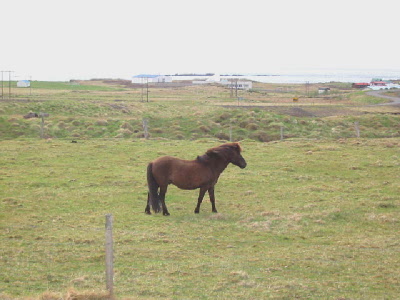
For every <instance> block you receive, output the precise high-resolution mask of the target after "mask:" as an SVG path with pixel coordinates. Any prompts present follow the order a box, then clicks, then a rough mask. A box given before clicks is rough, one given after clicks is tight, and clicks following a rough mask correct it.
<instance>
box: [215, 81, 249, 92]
mask: <svg viewBox="0 0 400 300" xmlns="http://www.w3.org/2000/svg"><path fill="white" fill-rule="evenodd" d="M220 83H221V84H223V85H225V86H226V87H229V88H237V89H238V90H249V89H251V88H253V82H251V81H247V80H237V81H232V80H228V79H223V80H221V82H220Z"/></svg>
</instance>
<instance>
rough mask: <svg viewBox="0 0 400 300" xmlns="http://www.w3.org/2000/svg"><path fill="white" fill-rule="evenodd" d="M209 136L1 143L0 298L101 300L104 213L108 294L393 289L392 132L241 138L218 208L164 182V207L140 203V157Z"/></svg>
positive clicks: (223, 295)
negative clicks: (110, 250)
mask: <svg viewBox="0 0 400 300" xmlns="http://www.w3.org/2000/svg"><path fill="white" fill-rule="evenodd" d="M220 143H221V142H219V141H217V140H215V139H198V140H195V141H189V140H143V139H87V140H79V141H78V143H71V142H70V140H62V139H53V140H39V139H13V140H3V141H1V142H0V155H1V157H0V163H1V168H0V185H1V188H0V205H1V210H0V220H1V222H0V224H1V225H0V243H1V247H0V269H1V272H0V299H60V298H62V297H65V295H66V294H67V293H68V291H69V293H71V291H75V292H76V293H78V294H82V295H86V298H85V299H99V298H101V297H100V295H103V294H104V289H105V279H104V277H105V275H104V215H105V214H107V213H112V214H113V216H114V241H115V272H116V273H115V293H116V296H117V298H118V299H216V298H219V299H295V298H297V299H395V298H397V297H398V294H399V291H400V284H399V282H400V260H399V251H400V240H399V235H398V233H399V230H400V200H399V191H400V185H399V182H400V180H399V165H400V153H399V146H400V139H399V138H387V139H352V138H349V139H335V140H331V139H330V140H328V139H323V140H309V139H299V140H284V141H277V142H270V143H260V142H256V141H253V140H249V139H246V140H244V141H242V143H241V145H242V147H243V149H244V152H243V156H244V157H245V159H246V160H247V163H248V166H247V168H246V169H239V168H237V167H235V166H229V167H228V168H227V170H225V172H224V173H223V174H222V176H221V178H220V180H219V182H218V184H217V185H216V192H215V193H216V201H217V207H218V211H219V213H218V214H214V213H211V205H210V203H209V202H208V201H206V199H205V201H204V203H203V205H202V209H201V212H200V214H194V213H193V210H194V208H195V206H196V199H197V191H183V190H179V189H177V188H175V187H172V186H171V187H170V188H169V191H168V194H167V199H166V201H167V205H168V208H169V211H170V213H171V216H169V217H165V216H162V214H157V215H156V214H153V215H151V216H149V215H145V214H144V208H145V205H146V199H147V186H146V166H147V163H148V162H149V161H151V160H153V159H154V158H156V157H158V156H161V155H166V154H168V155H173V156H177V157H181V158H185V159H194V158H195V157H196V156H197V155H201V154H203V153H204V152H205V151H206V150H207V149H208V148H211V147H214V146H217V145H219V144H220ZM96 295H97V296H96Z"/></svg>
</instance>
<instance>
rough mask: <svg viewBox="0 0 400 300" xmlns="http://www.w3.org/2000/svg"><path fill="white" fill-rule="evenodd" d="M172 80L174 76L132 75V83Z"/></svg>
mask: <svg viewBox="0 0 400 300" xmlns="http://www.w3.org/2000/svg"><path fill="white" fill-rule="evenodd" d="M165 82H172V76H165V75H149V74H140V75H136V76H133V77H132V83H165Z"/></svg>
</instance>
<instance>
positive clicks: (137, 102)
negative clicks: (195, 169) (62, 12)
mask: <svg viewBox="0 0 400 300" xmlns="http://www.w3.org/2000/svg"><path fill="white" fill-rule="evenodd" d="M125 84H127V83H125ZM316 88H317V86H314V89H316ZM309 89H310V87H309ZM12 92H13V98H12V99H8V98H7V96H8V95H4V96H5V97H4V98H3V99H2V100H1V102H0V140H4V139H14V138H37V137H39V136H40V134H41V129H42V128H43V135H44V137H46V138H58V139H91V138H131V139H133V138H140V137H143V127H142V123H143V119H146V120H148V123H149V132H150V136H151V137H153V138H167V139H174V140H181V139H185V140H187V139H189V140H196V139H199V138H217V139H223V140H229V139H232V140H242V139H252V140H256V141H262V142H268V141H272V140H278V139H281V137H282V136H283V137H284V138H350V137H355V136H356V131H355V128H354V123H355V122H358V123H359V126H360V132H361V136H362V137H375V138H376V137H378V138H381V137H396V136H400V132H399V131H400V127H399V115H395V114H392V113H394V112H397V109H396V108H392V109H391V108H376V107H375V108H373V107H371V106H367V104H371V103H377V102H379V101H381V100H379V98H374V97H371V96H367V95H365V94H364V93H360V92H352V91H351V90H349V88H348V87H347V86H343V85H339V86H337V84H336V85H333V84H332V92H331V94H330V95H325V96H317V95H316V94H315V95H314V96H313V97H311V96H306V95H303V94H302V93H303V92H304V91H303V90H302V85H286V86H284V87H278V86H275V85H266V84H258V85H257V84H255V88H254V89H252V90H250V91H239V95H238V96H239V99H240V100H239V101H238V100H233V99H232V98H231V95H230V91H229V89H225V88H223V87H220V86H180V87H179V86H178V87H172V88H157V87H152V88H151V89H150V92H149V94H150V98H149V102H147V98H146V96H147V92H146V91H143V90H142V89H141V88H140V87H139V88H137V87H136V88H132V87H130V86H129V85H128V87H127V86H126V85H122V83H121V82H120V81H117V82H116V83H115V84H112V82H111V83H110V82H109V81H93V82H92V81H88V82H83V83H80V84H79V83H73V84H71V83H44V82H34V83H33V88H32V90H31V91H29V90H27V89H21V88H20V89H15V88H14V89H13V90H12ZM309 93H310V92H309ZM299 95H300V102H299V103H293V102H292V98H293V97H294V96H296V97H298V96H299ZM145 101H146V102H145ZM29 112H36V113H39V112H45V113H48V114H50V117H48V118H46V119H45V122H44V124H43V127H42V123H41V121H42V120H41V119H38V118H35V119H24V118H23V116H24V115H26V114H27V113H29Z"/></svg>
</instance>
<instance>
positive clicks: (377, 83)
mask: <svg viewBox="0 0 400 300" xmlns="http://www.w3.org/2000/svg"><path fill="white" fill-rule="evenodd" d="M371 84H372V85H386V82H384V81H372V82H371Z"/></svg>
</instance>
